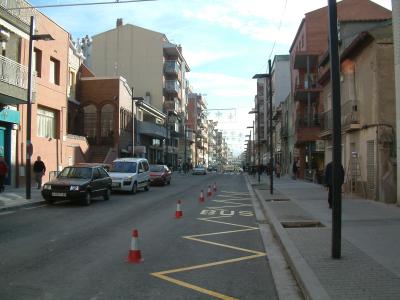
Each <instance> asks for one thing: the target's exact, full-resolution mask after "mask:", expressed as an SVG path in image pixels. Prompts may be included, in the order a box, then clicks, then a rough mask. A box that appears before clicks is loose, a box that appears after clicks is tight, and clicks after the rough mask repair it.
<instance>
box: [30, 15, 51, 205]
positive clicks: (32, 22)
mask: <svg viewBox="0 0 400 300" xmlns="http://www.w3.org/2000/svg"><path fill="white" fill-rule="evenodd" d="M35 27H36V26H35V16H31V20H30V28H29V60H28V94H27V103H26V104H27V106H26V161H25V174H26V176H25V178H26V183H25V187H26V199H31V188H32V186H31V184H32V182H31V181H32V177H31V156H32V152H33V145H32V129H31V127H32V56H33V41H39V40H43V41H51V40H54V39H53V37H52V36H51V35H50V34H36V35H35ZM57 168H58V166H57Z"/></svg>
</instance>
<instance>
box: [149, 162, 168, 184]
mask: <svg viewBox="0 0 400 300" xmlns="http://www.w3.org/2000/svg"><path fill="white" fill-rule="evenodd" d="M171 175H172V172H171V170H170V169H169V168H168V167H167V166H166V165H150V183H151V184H162V185H166V184H171Z"/></svg>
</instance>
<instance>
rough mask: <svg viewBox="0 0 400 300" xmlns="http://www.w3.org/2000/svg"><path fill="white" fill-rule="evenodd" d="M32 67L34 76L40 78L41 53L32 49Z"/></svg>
mask: <svg viewBox="0 0 400 300" xmlns="http://www.w3.org/2000/svg"><path fill="white" fill-rule="evenodd" d="M32 58H33V66H34V67H35V71H36V76H37V77H42V51H41V50H39V49H37V48H35V49H33V57H32Z"/></svg>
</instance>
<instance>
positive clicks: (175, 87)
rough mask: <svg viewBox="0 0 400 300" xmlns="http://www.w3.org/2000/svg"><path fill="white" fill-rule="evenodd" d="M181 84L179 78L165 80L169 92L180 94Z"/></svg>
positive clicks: (166, 89)
mask: <svg viewBox="0 0 400 300" xmlns="http://www.w3.org/2000/svg"><path fill="white" fill-rule="evenodd" d="M180 89H181V86H180V84H179V81H178V80H166V81H165V91H166V92H167V93H176V94H179V91H180Z"/></svg>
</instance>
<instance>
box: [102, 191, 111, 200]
mask: <svg viewBox="0 0 400 300" xmlns="http://www.w3.org/2000/svg"><path fill="white" fill-rule="evenodd" d="M110 196H111V188H108V189H107V190H106V191H105V192H104V195H103V199H104V200H105V201H107V200H110Z"/></svg>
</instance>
